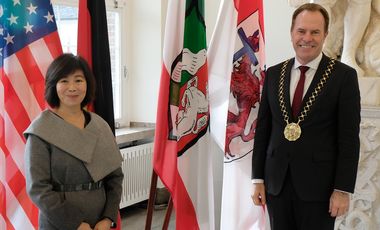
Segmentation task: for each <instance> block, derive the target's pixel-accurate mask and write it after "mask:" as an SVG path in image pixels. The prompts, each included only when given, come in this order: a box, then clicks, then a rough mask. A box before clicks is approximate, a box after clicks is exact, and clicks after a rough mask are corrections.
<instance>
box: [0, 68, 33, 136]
mask: <svg viewBox="0 0 380 230" xmlns="http://www.w3.org/2000/svg"><path fill="white" fill-rule="evenodd" d="M1 81H2V82H3V86H4V101H5V102H4V107H5V110H6V111H7V112H8V114H9V117H10V119H11V120H12V122H13V125H14V126H15V127H16V129H17V132H18V133H19V134H20V136H21V137H22V138H24V137H23V135H22V133H23V132H24V131H25V129H26V128H28V126H29V124H30V119H29V117H28V113H27V112H26V110H25V108H24V106H23V104H22V103H21V101H20V99H19V98H18V96H17V94H16V92H15V90H14V88H13V86H12V84H11V82H10V81H9V79H8V77H7V76H6V75H5V74H4V75H3V77H2V78H1Z"/></svg>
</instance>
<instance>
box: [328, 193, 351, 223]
mask: <svg viewBox="0 0 380 230" xmlns="http://www.w3.org/2000/svg"><path fill="white" fill-rule="evenodd" d="M349 205H350V196H349V193H345V192H340V191H334V192H333V193H332V194H331V197H330V207H329V213H330V215H331V216H332V217H338V216H341V215H344V214H345V213H346V212H347V211H348V208H349Z"/></svg>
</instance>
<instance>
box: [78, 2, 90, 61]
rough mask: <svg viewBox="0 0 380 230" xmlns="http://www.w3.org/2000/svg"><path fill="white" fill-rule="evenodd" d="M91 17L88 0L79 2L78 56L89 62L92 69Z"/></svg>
mask: <svg viewBox="0 0 380 230" xmlns="http://www.w3.org/2000/svg"><path fill="white" fill-rule="evenodd" d="M91 35H92V33H91V15H90V12H89V10H88V7H87V0H80V1H79V12H78V42H77V44H78V48H77V51H78V54H79V55H80V56H81V57H83V58H84V59H86V60H87V62H88V64H89V65H90V67H91V68H92V42H91V41H92V39H91Z"/></svg>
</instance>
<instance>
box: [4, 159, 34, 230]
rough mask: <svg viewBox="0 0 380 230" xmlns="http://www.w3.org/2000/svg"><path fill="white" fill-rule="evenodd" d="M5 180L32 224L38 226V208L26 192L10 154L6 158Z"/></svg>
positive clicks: (22, 179)
mask: <svg viewBox="0 0 380 230" xmlns="http://www.w3.org/2000/svg"><path fill="white" fill-rule="evenodd" d="M5 176H6V181H7V184H8V186H9V188H10V189H11V191H12V193H13V195H14V196H15V197H16V198H17V200H18V201H19V203H20V204H21V207H22V208H23V210H24V211H25V214H26V215H27V216H28V218H29V220H30V221H31V222H32V224H33V226H35V227H37V226H38V209H37V208H36V207H35V206H34V205H33V204H32V202H31V200H30V199H29V197H28V196H27V194H26V190H25V178H24V176H23V175H22V174H21V172H20V170H19V168H18V167H17V165H16V164H15V162H14V161H13V159H12V157H11V155H8V157H7V158H6V174H5Z"/></svg>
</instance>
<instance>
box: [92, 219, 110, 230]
mask: <svg viewBox="0 0 380 230" xmlns="http://www.w3.org/2000/svg"><path fill="white" fill-rule="evenodd" d="M111 224H112V221H111V220H110V219H108V218H104V219H103V220H101V221H99V222H98V223H97V224H96V225H95V228H94V230H110V229H111Z"/></svg>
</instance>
